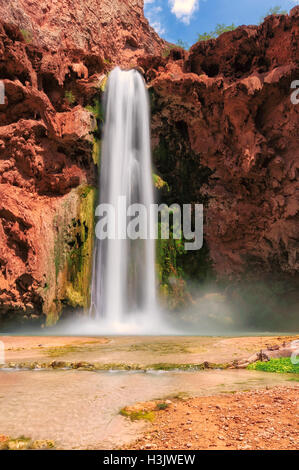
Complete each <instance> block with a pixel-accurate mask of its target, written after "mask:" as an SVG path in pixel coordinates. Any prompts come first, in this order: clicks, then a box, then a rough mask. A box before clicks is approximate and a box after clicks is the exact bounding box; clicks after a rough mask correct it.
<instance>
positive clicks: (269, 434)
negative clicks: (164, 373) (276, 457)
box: [126, 387, 299, 450]
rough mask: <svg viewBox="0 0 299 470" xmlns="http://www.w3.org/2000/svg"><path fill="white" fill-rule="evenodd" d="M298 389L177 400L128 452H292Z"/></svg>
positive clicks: (298, 439)
mask: <svg viewBox="0 0 299 470" xmlns="http://www.w3.org/2000/svg"><path fill="white" fill-rule="evenodd" d="M298 391H299V388H298V387H297V388H288V387H276V388H274V389H271V390H267V389H265V390H258V391H250V392H237V393H235V394H231V395H216V396H209V397H199V398H192V399H188V400H174V401H171V402H170V403H169V406H168V408H166V409H165V410H163V411H159V412H158V413H157V414H156V418H155V420H154V423H153V424H152V427H151V428H150V429H149V430H148V432H147V433H146V434H145V435H144V436H143V437H142V438H141V439H139V440H138V441H136V442H135V443H134V444H133V445H131V446H129V447H126V449H138V450H144V449H145V450H146V449H159V450H167V449H186V450H191V449H199V450H200V449H209V450H225V449H228V450H258V449H263V450H272V449H273V450H278V449H282V450H286V449H289V450H291V449H292V450H294V449H298V448H299V428H298V418H299V415H298Z"/></svg>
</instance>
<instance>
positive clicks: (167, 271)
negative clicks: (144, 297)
mask: <svg viewBox="0 0 299 470" xmlns="http://www.w3.org/2000/svg"><path fill="white" fill-rule="evenodd" d="M156 251H157V261H156V265H157V272H158V279H159V282H160V292H161V295H162V298H164V301H165V302H166V303H167V304H168V307H169V308H172V309H173V308H176V307H178V306H179V305H180V304H183V303H184V302H185V297H186V292H185V282H184V280H183V272H182V269H181V267H180V266H179V265H178V263H177V258H178V255H183V254H185V248H184V241H183V238H181V239H179V240H176V239H174V238H173V228H172V227H170V237H169V239H166V240H164V239H162V238H161V223H159V238H158V240H157V244H156Z"/></svg>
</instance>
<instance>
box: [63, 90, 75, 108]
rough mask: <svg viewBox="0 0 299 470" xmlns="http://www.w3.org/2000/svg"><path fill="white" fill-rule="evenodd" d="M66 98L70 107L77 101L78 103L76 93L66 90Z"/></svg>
mask: <svg viewBox="0 0 299 470" xmlns="http://www.w3.org/2000/svg"><path fill="white" fill-rule="evenodd" d="M64 98H65V100H66V101H67V103H68V104H69V105H72V104H74V103H75V101H76V97H75V95H74V93H73V92H72V90H66V92H65V94H64Z"/></svg>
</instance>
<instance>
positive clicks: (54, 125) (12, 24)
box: [0, 0, 164, 324]
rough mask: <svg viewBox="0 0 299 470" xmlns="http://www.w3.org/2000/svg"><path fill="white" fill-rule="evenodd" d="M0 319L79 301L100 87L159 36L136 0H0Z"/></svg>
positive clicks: (153, 48)
mask: <svg viewBox="0 0 299 470" xmlns="http://www.w3.org/2000/svg"><path fill="white" fill-rule="evenodd" d="M0 10H1V24H0V80H2V82H3V83H4V86H5V104H4V105H3V104H2V105H0V319H1V318H5V319H10V318H12V319H15V318H17V317H18V318H20V319H22V318H23V319H24V320H26V319H27V318H31V319H34V318H36V319H37V320H38V321H40V320H41V319H42V321H44V320H43V318H44V316H46V317H47V322H48V323H49V324H51V323H53V322H55V321H56V319H57V318H58V316H59V314H60V312H61V310H62V308H63V307H67V306H70V307H85V308H86V307H88V302H89V300H88V299H89V284H90V274H91V265H92V241H93V231H94V227H93V214H94V203H95V200H96V189H95V187H96V178H97V163H98V158H99V151H100V138H101V135H100V126H101V119H102V115H101V109H100V95H101V93H102V90H103V87H104V85H105V80H106V77H107V73H108V71H109V70H110V69H111V68H112V67H113V66H114V64H121V65H122V66H125V67H128V66H130V67H132V66H134V65H136V61H137V58H138V57H141V56H144V54H160V53H161V50H162V46H163V44H164V42H163V41H162V40H161V39H160V38H159V37H158V36H157V34H156V33H155V32H154V31H153V30H152V28H150V26H149V24H148V22H147V21H146V20H145V18H144V16H143V1H142V0H128V1H126V2H124V1H122V0H114V1H110V0H109V1H108V0H97V1H96V0H93V1H89V2H82V1H71V2H70V1H68V0H60V1H52V0H51V1H44V2H42V3H41V2H37V1H22V0H12V1H10V2H5V1H3V0H1V1H0Z"/></svg>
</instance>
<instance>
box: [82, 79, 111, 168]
mask: <svg viewBox="0 0 299 470" xmlns="http://www.w3.org/2000/svg"><path fill="white" fill-rule="evenodd" d="M106 82H107V79H106V80H104V81H103V82H102V83H101V85H100V89H101V91H102V92H103V91H104V90H105V86H106ZM86 109H87V111H89V112H90V113H91V114H93V116H94V117H95V119H96V121H97V126H96V128H95V130H94V131H93V152H92V158H93V161H94V164H95V165H98V166H99V165H100V159H101V146H102V141H101V138H102V127H103V125H104V117H105V116H104V110H103V107H102V103H101V98H100V96H98V97H97V98H96V99H95V100H94V103H93V105H91V106H87V107H86Z"/></svg>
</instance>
